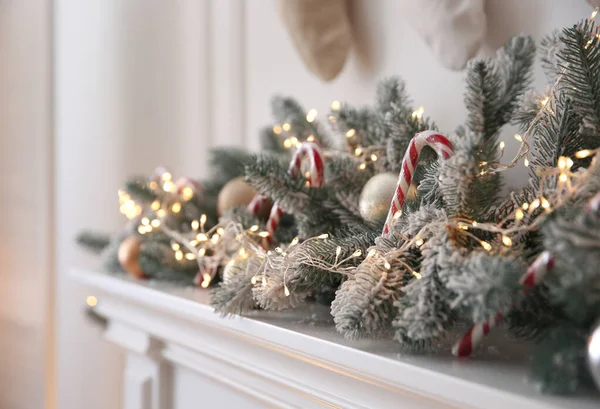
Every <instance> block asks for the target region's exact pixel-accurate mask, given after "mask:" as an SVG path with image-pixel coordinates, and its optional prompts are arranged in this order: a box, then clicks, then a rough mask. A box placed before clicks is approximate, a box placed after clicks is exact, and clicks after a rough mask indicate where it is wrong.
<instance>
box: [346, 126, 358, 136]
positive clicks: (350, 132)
mask: <svg viewBox="0 0 600 409" xmlns="http://www.w3.org/2000/svg"><path fill="white" fill-rule="evenodd" d="M354 135H356V129H354V128H352V129H348V132H346V138H352V137H353V136H354Z"/></svg>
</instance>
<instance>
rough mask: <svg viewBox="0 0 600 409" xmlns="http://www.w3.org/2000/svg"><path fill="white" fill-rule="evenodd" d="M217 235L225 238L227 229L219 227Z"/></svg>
mask: <svg viewBox="0 0 600 409" xmlns="http://www.w3.org/2000/svg"><path fill="white" fill-rule="evenodd" d="M217 234H218V235H219V236H223V235H224V234H225V229H224V228H222V227H219V228H218V229H217Z"/></svg>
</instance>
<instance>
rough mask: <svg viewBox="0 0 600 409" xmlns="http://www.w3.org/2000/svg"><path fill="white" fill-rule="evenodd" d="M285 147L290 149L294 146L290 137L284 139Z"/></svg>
mask: <svg viewBox="0 0 600 409" xmlns="http://www.w3.org/2000/svg"><path fill="white" fill-rule="evenodd" d="M283 147H284V148H285V149H290V148H291V147H292V141H291V140H290V139H289V138H287V139H285V140H284V141H283Z"/></svg>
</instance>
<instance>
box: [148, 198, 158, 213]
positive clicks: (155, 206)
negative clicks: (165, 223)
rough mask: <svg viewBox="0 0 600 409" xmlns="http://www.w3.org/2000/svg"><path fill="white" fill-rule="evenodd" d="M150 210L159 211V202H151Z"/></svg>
mask: <svg viewBox="0 0 600 409" xmlns="http://www.w3.org/2000/svg"><path fill="white" fill-rule="evenodd" d="M150 208H151V209H152V210H154V211H156V210H158V209H160V202H159V201H158V200H155V201H154V202H152V204H151V205H150Z"/></svg>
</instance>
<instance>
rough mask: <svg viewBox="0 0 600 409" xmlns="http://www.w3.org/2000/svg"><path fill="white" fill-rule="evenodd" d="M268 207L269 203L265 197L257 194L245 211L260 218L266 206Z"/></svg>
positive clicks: (265, 210)
mask: <svg viewBox="0 0 600 409" xmlns="http://www.w3.org/2000/svg"><path fill="white" fill-rule="evenodd" d="M270 205H271V201H270V200H269V198H268V197H267V196H265V195H262V194H260V193H257V194H256V195H254V197H253V198H252V201H251V202H250V203H249V204H248V208H247V209H246V210H247V212H248V213H250V214H253V215H255V216H260V215H261V214H264V213H266V212H267V209H268V206H270Z"/></svg>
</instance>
